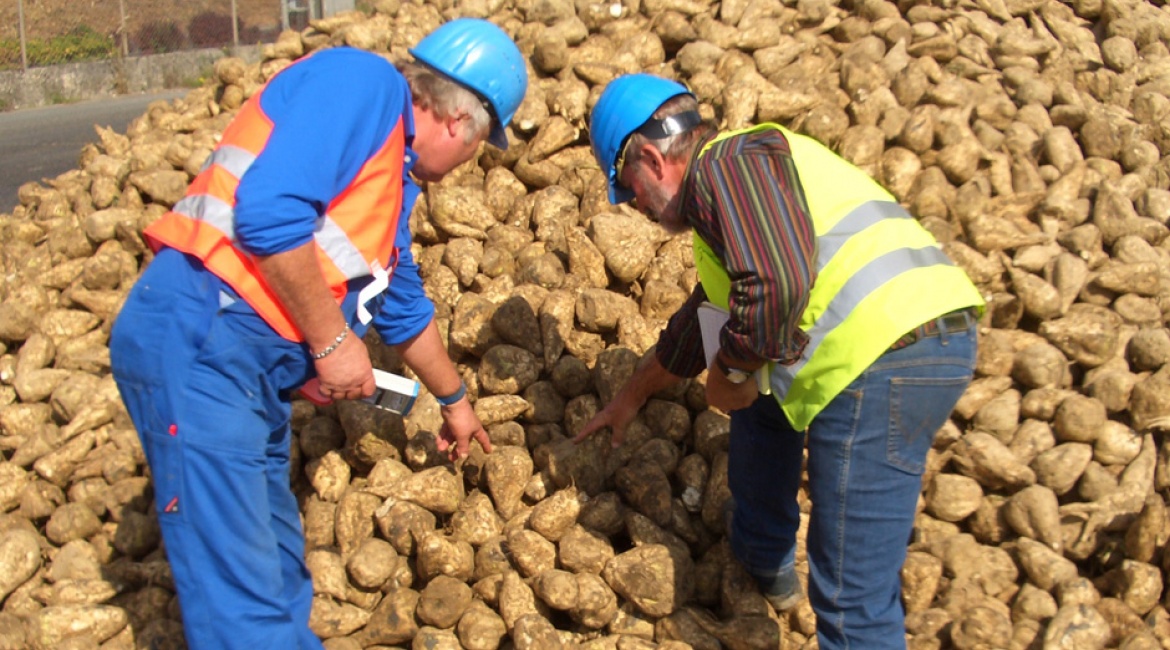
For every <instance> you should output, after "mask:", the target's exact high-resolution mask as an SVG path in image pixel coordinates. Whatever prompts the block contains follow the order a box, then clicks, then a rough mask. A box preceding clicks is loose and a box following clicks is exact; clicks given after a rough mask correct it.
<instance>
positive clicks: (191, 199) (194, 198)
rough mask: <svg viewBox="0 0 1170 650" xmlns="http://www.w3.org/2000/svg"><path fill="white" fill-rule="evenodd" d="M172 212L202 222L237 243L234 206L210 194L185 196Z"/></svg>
mask: <svg viewBox="0 0 1170 650" xmlns="http://www.w3.org/2000/svg"><path fill="white" fill-rule="evenodd" d="M171 212H177V213H178V214H181V215H183V216H186V217H191V218H192V219H195V220H196V221H202V222H204V223H206V224H207V225H209V226H212V227H214V228H215V229H216V230H218V231H220V232H221V233H223V236H224V237H227V239H228V241H230V242H232V243H233V244H235V243H236V213H235V211H234V210H232V206H230V205H228V204H227V203H224V202H223V201H221V200H220V199H217V198H216V197H214V196H211V195H210V194H193V195H191V196H185V197H183V200H182V201H179V202H178V203H176V204H175V207H173V208H171Z"/></svg>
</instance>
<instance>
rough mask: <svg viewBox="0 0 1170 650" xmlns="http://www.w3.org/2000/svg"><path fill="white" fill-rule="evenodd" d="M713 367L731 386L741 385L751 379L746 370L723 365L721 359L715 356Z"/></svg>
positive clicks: (750, 374)
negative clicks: (716, 368) (717, 369)
mask: <svg viewBox="0 0 1170 650" xmlns="http://www.w3.org/2000/svg"><path fill="white" fill-rule="evenodd" d="M715 366H716V367H718V368H719V371H720V372H722V373H723V376H724V377H727V381H729V382H731V383H733V384H742V383H743V382H745V381H747V380H749V379H751V377H752V373H750V372H748V371H746V370H740V369H739V368H732V367H731V366H729V365H727V364H726V363H723V359H721V358H719V355H715Z"/></svg>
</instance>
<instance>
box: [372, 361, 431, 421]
mask: <svg viewBox="0 0 1170 650" xmlns="http://www.w3.org/2000/svg"><path fill="white" fill-rule="evenodd" d="M374 384H375V385H376V386H377V388H375V389H374V394H373V395H370V396H369V397H366V398H364V399H363V400H362V401H363V402H368V403H370V404H373V405H374V406H376V407H378V408H380V409H385V410H387V411H390V412H393V413H398V414H399V415H406V414H407V413H409V412H410V407H412V406H414V400H415V398H416V397H418V382H417V381H414V380H413V379H407V378H406V377H403V376H401V375H395V374H394V373H390V372H385V371H382V370H378V369H377V368H375V369H374Z"/></svg>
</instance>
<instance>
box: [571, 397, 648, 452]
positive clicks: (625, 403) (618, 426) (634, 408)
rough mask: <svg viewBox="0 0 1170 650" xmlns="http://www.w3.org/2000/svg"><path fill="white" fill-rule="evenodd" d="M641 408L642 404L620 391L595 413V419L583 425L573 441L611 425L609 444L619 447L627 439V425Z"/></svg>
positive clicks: (578, 440) (575, 441)
mask: <svg viewBox="0 0 1170 650" xmlns="http://www.w3.org/2000/svg"><path fill="white" fill-rule="evenodd" d="M640 408H642V405H641V404H639V403H636V402H635V400H631V399H629V398H627V397H626V396H625V395H624V394H623V393H619V394H618V396H617V397H614V399H613V401H611V402H610V403H609V404H608V405H606V407H605V408H603V409H601V411H599V412H598V413H597V415H594V416H593V419H591V420H589V422H587V423H586V424H585V426H583V427H581V431H580V433H578V434H577V435H575V436H573V442H574V443H580V442H581V441H583V440H585V439H586V438H588V437H589V436H590V435H591V434H592V433H593V432H595V431H597V430H598V429H600V428H602V427H609V430H610V438H609V444H610V445H611V446H612V447H613V448H614V449H617V448H618V447H620V446H621V444H622V441H623V440H625V437H626V427H628V426H629V425H630V422H632V421H633V420H634V418H635V417H636V416H637V415H638V409H640Z"/></svg>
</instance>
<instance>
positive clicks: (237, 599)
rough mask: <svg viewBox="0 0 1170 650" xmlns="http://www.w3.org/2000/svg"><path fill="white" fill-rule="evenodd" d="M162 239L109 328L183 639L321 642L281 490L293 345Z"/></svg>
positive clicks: (220, 644)
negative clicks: (226, 297) (228, 299)
mask: <svg viewBox="0 0 1170 650" xmlns="http://www.w3.org/2000/svg"><path fill="white" fill-rule="evenodd" d="M221 286H222V285H221V284H220V283H219V281H218V280H217V279H216V278H215V277H214V276H212V275H211V274H210V273H207V272H206V271H204V270H203V269H202V268H201V267H200V266H199V265H198V263H197V262H193V261H192V260H191V259H190V258H187V257H186V256H184V255H181V254H179V253H176V252H175V251H168V250H164V251H163V252H161V253H159V255H158V257H156V258H155V259H154V261H153V262H151V264H150V266H149V267H148V268H147V269H146V271H145V272H144V273H143V275H142V277H141V278H140V279H139V281H138V283H137V284H135V286H134V288H133V289H132V290H131V292H130V295H129V297H128V298H127V300H126V303H125V305H124V306H123V308H122V310H121V312H120V313H119V315H118V319H117V321H116V322H115V324H114V328H113V331H112V332H111V335H110V361H111V366H112V369H113V374H114V380H115V381H116V382H117V384H118V390H119V391H120V392H121V394H122V399H123V401H124V402H125V404H126V408H127V410H128V411H129V412H130V417H131V419H133V420H134V426H135V427H136V428H137V429H138V435H139V437H140V438H141V439H142V444H143V447H144V449H145V451H146V459H147V462H148V463H149V464H150V472H151V480H152V482H153V486H154V499H155V508H156V511H157V513H158V520H159V524H160V527H161V529H162V536H163V540H164V542H165V543H166V551H167V560H168V561H169V562H170V566H171V572H172V574H173V575H174V579H175V588H176V591H177V592H178V596H179V607H180V609H181V611H182V614H183V631H184V633H185V635H186V637H187V645H188V647H189V648H191V650H205V649H206V650H211V649H215V650H220V649H226V650H254V649H256V648H288V649H290V650H320V648H322V644H321V641H320V640H319V639H318V638H317V637H316V635H314V634H313V633H312V631H310V630H309V627H308V621H309V610H310V607H311V605H312V598H313V585H312V581H311V579H310V576H309V572H308V569H307V568H306V566H305V561H304V551H305V549H304V545H305V542H304V534H303V532H302V530H301V522H300V513H299V510H298V508H297V502H296V499H295V497H294V496H293V494H292V492H291V490H290V489H289V444H290V441H291V437H292V434H291V430H290V427H289V419H290V415H291V410H290V403H289V395H290V391H291V390H292V389H294V388H295V387H298V386H300V385H301V384H303V383H304V381H305V378H306V377H305V375H306V373H307V372H309V369H310V368H309V363H308V360H307V356H306V354H305V351H304V349H303V346H301V345H299V344H296V343H291V342H289V341H286V340H284V339H282V338H280V337H279V336H277V335H276V333H275V332H274V331H273V330H272V329H271V328H270V327H268V325H267V324H265V323H264V322H263V320H261V319H260V317H259V316H257V315H256V313H255V312H254V311H252V310H251V309H250V308H248V307H247V306H246V305H245V304H243V303H242V302H236V303H234V304H229V305H226V306H225V305H221V303H220V288H221Z"/></svg>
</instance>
